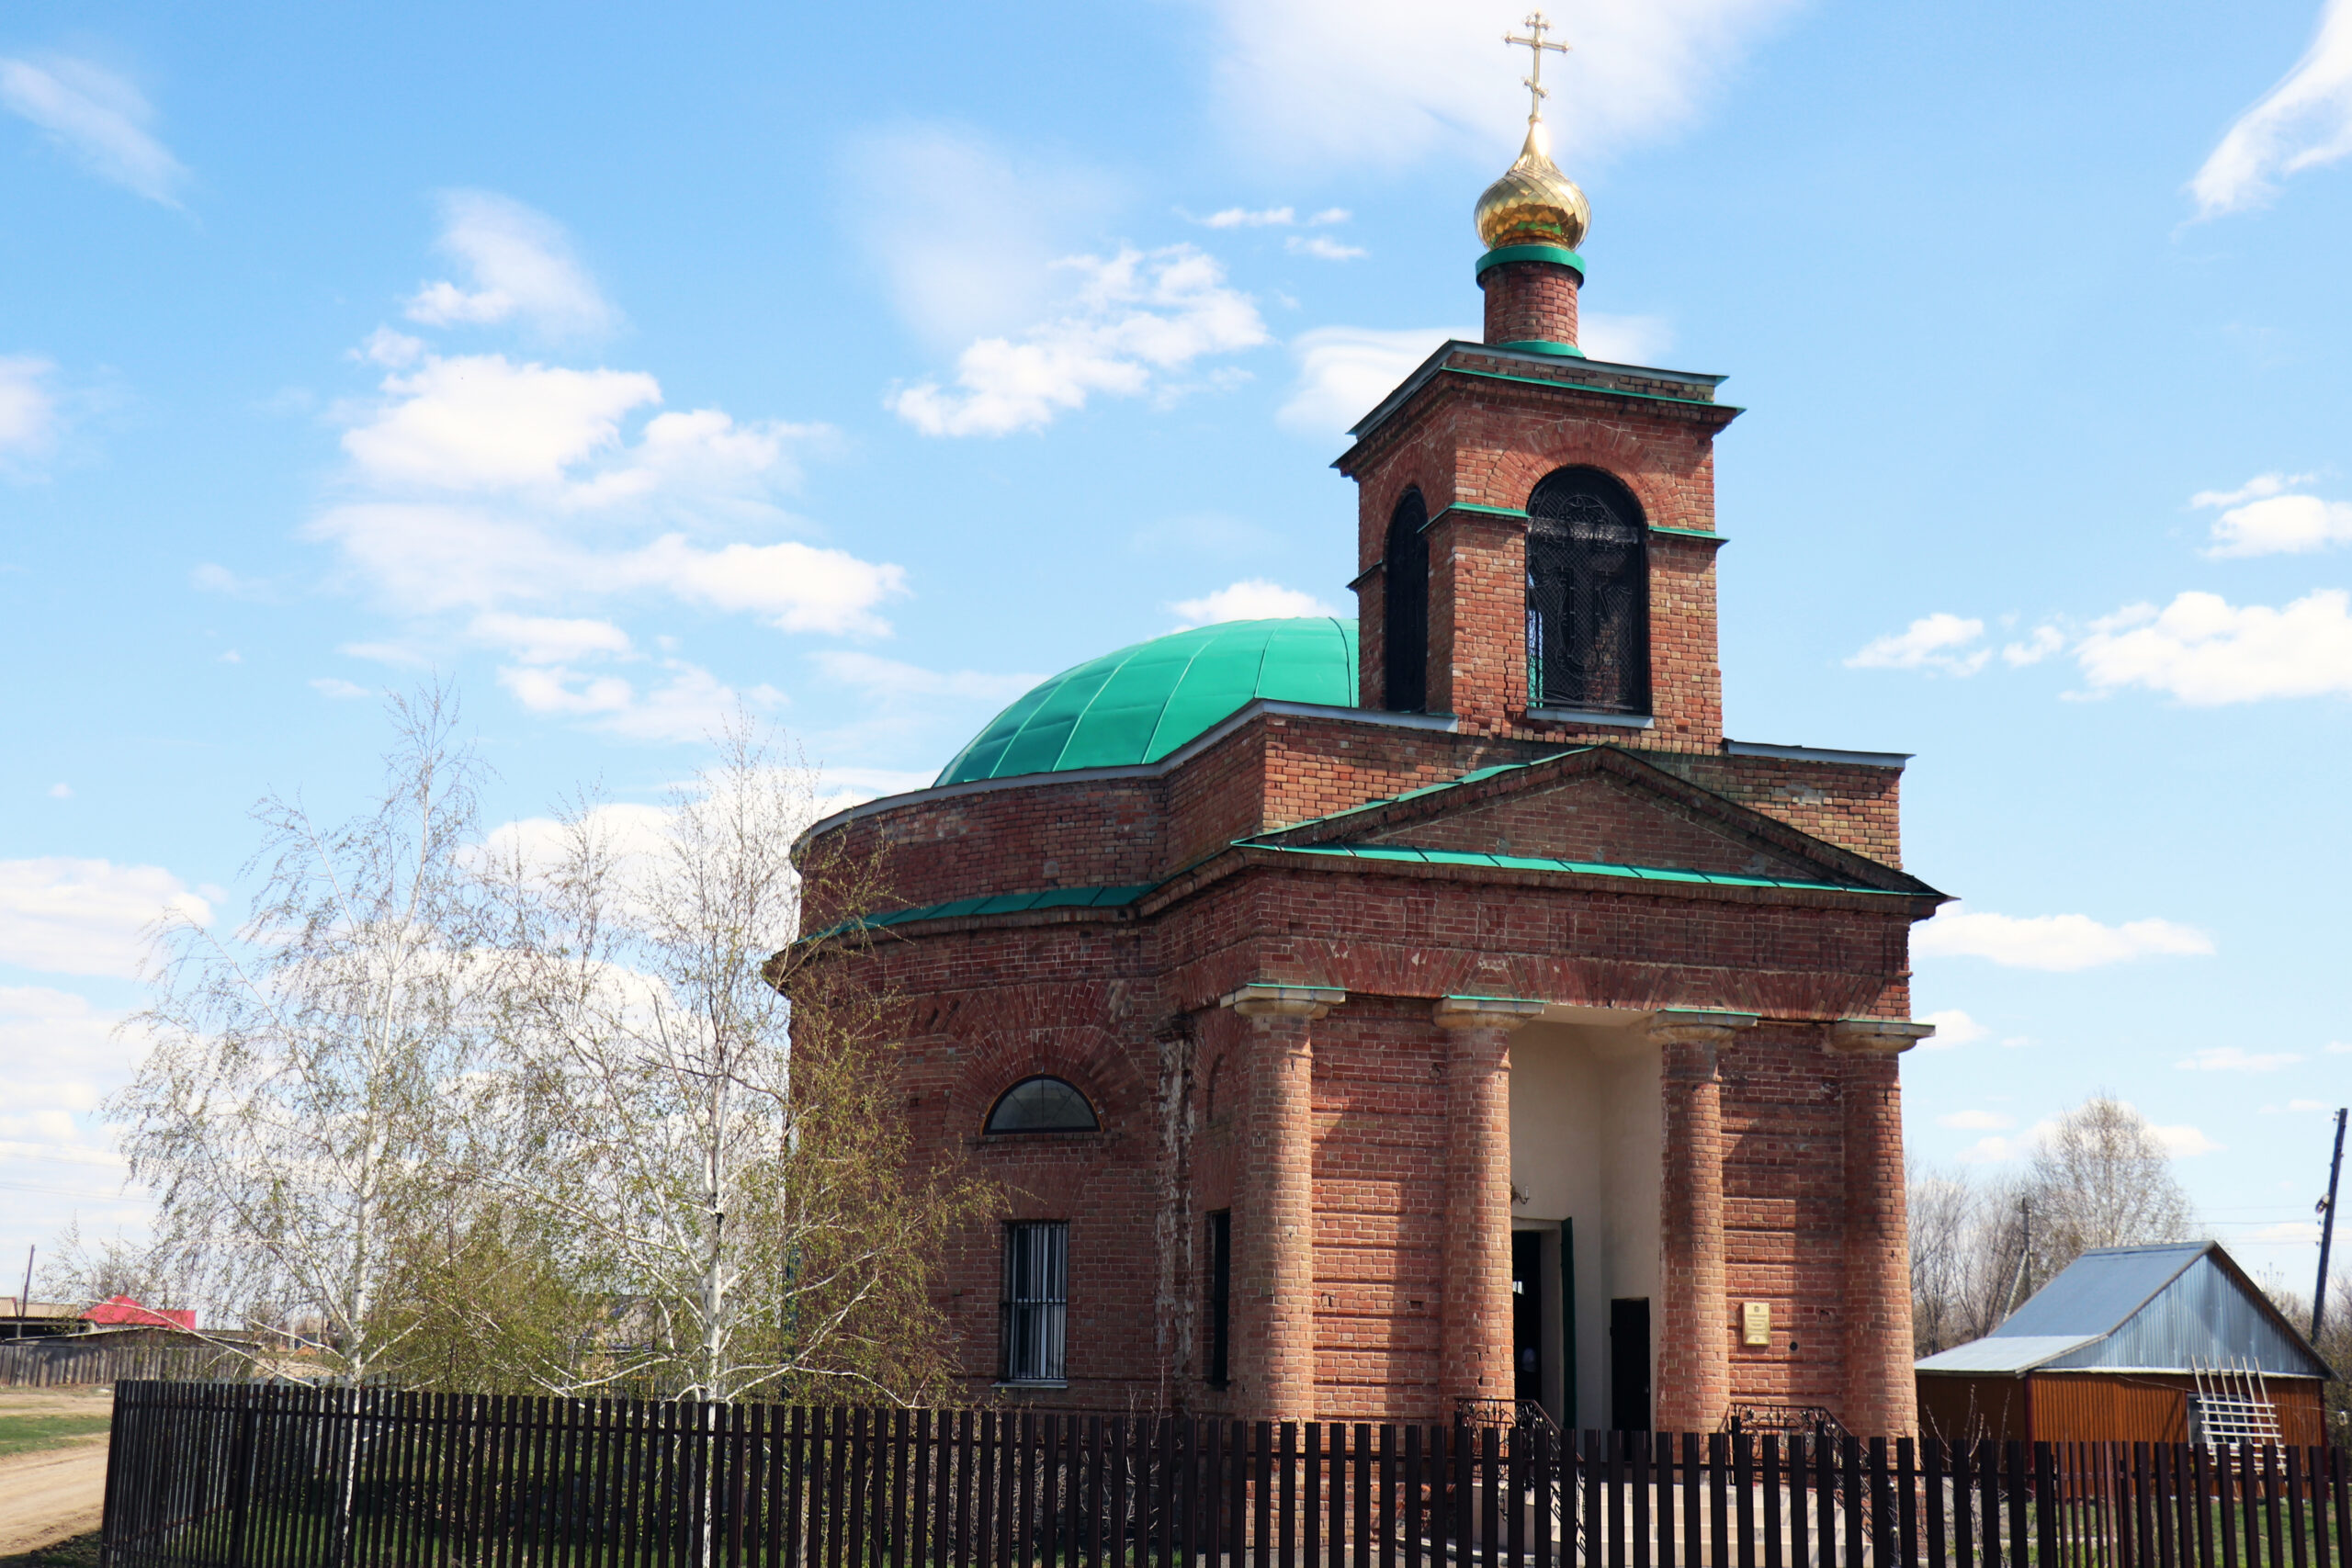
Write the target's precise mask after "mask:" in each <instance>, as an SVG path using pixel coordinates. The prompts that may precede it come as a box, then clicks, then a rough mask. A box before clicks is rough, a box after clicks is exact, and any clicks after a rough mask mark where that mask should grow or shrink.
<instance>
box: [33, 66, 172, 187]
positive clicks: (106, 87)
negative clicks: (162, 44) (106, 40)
mask: <svg viewBox="0 0 2352 1568" xmlns="http://www.w3.org/2000/svg"><path fill="white" fill-rule="evenodd" d="M0 107H6V109H8V110H9V111H10V112H12V113H14V114H17V115H21V116H22V117H23V118H26V119H28V120H30V121H31V122H32V123H33V124H35V125H37V126H39V127H40V129H41V130H42V132H43V133H44V134H45V135H47V136H48V138H49V140H50V141H52V142H54V143H55V144H56V145H57V146H59V147H61V148H62V149H64V150H65V151H66V152H69V153H71V154H72V155H73V156H74V159H75V160H76V161H78V162H79V163H80V164H82V165H83V167H85V168H86V169H88V170H89V171H90V173H92V174H94V175H97V176H98V177H99V178H100V179H103V180H110V181H112V182H113V183H114V184H116V185H119V186H122V187H123V188H124V189H126V190H130V191H133V192H136V193H137V194H138V195H140V196H143V197H146V198H147V199H148V200H150V201H159V202H162V203H163V204H164V206H166V207H177V206H178V205H179V199H178V197H177V196H176V195H175V192H176V191H177V190H178V188H179V186H180V185H181V184H182V182H183V181H185V180H186V179H187V169H185V168H183V167H182V166H181V164H180V161H179V160H178V159H177V158H175V157H173V156H172V154H171V152H170V150H169V149H167V148H166V147H164V144H163V143H162V142H161V141H156V140H155V138H154V135H153V133H152V132H151V131H150V130H149V129H148V128H149V127H150V126H151V125H153V123H154V118H155V111H154V109H153V107H151V106H150V105H149V104H148V102H147V99H146V97H145V96H143V95H142V94H141V92H140V91H139V89H138V88H136V87H134V86H132V85H130V83H129V82H127V81H125V80H123V79H122V78H121V77H119V76H118V75H116V74H114V73H112V72H110V71H102V70H100V69H99V68H98V67H96V66H95V65H92V64H90V63H89V62H86V61H80V60H62V59H61V60H51V61H50V62H47V63H46V64H45V65H36V64H34V63H33V62H30V61H28V60H9V59H6V58H0Z"/></svg>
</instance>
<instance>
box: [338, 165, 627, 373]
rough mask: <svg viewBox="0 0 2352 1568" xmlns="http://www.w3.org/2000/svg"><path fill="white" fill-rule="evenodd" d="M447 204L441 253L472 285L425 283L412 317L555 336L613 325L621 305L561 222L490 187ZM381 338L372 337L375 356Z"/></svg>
mask: <svg viewBox="0 0 2352 1568" xmlns="http://www.w3.org/2000/svg"><path fill="white" fill-rule="evenodd" d="M440 205H441V234H440V237H439V239H438V240H436V241H435V249H436V250H438V251H440V252H441V253H442V254H445V255H447V256H448V257H449V258H450V259H451V260H453V261H455V262H457V263H458V265H460V266H461V267H463V268H464V269H465V272H466V275H467V277H468V279H469V282H470V283H471V285H472V287H471V288H459V287H458V285H457V284H454V283H451V282H448V281H447V280H446V279H445V280H442V281H440V282H435V283H427V284H425V285H424V286H423V287H422V288H419V289H418V290H417V292H416V294H415V295H414V297H413V298H412V299H410V300H409V301H408V317H409V320H411V321H423V322H424V323H426V324H427V325H430V326H449V325H453V324H456V323H459V322H476V323H487V322H492V321H506V320H508V319H509V318H513V317H519V318H521V319H522V320H523V321H527V322H529V323H530V324H531V325H532V326H534V327H536V328H537V329H538V330H539V331H540V332H541V333H546V334H547V335H548V336H550V337H561V336H568V335H570V334H572V333H594V332H602V331H605V329H607V328H609V327H611V326H612V324H613V322H614V320H615V312H614V310H613V308H612V307H611V306H610V305H608V304H606V303H605V298H604V296H603V295H601V294H599V293H598V292H597V290H596V285H595V284H594V282H593V281H592V280H591V279H590V278H589V276H588V274H587V272H586V271H585V270H584V269H582V266H581V265H580V263H579V262H578V260H576V259H575V258H574V257H573V255H572V254H571V240H570V238H569V237H568V236H566V234H565V233H564V231H563V226H562V225H561V224H560V223H558V222H557V221H556V220H554V219H552V218H549V217H548V216H547V214H545V213H543V212H538V211H536V210H534V209H531V208H528V207H526V206H524V205H523V204H522V203H521V202H519V201H515V200H514V199H513V198H511V197H503V196H500V195H498V194H497V193H495V192H493V191H486V190H458V191H451V192H449V193H447V195H445V196H443V197H441V203H440ZM381 337H382V334H380V333H379V340H371V344H370V351H371V352H377V351H378V350H379V344H380V339H381ZM384 363H391V361H389V360H387V361H384Z"/></svg>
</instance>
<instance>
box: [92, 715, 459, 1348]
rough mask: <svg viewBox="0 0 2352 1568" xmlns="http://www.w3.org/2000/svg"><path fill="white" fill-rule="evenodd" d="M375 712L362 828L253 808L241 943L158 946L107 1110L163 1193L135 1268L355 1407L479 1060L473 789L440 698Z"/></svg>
mask: <svg viewBox="0 0 2352 1568" xmlns="http://www.w3.org/2000/svg"><path fill="white" fill-rule="evenodd" d="M389 707H390V715H391V717H392V720H393V724H394V727H395V729H396V731H397V736H398V739H397V742H396V744H395V745H394V747H393V749H392V750H391V752H390V754H389V755H388V756H387V757H386V758H385V759H384V784H383V790H382V794H381V795H380V796H379V799H378V800H377V802H376V805H375V807H374V808H373V809H372V810H370V811H368V812H367V813H365V814H363V815H361V816H359V817H357V818H354V819H352V820H350V821H348V822H345V823H343V824H341V825H339V826H330V825H324V824H322V823H320V822H318V821H317V820H315V819H314V818H312V817H311V813H310V811H309V810H308V809H307V808H306V807H304V806H303V805H302V804H301V802H300V800H299V799H298V800H287V799H284V798H281V797H276V796H273V797H271V798H269V799H266V800H265V801H263V802H262V803H261V804H260V805H259V806H257V807H255V808H254V818H255V819H256V820H257V821H259V822H260V824H261V826H262V829H263V843H262V847H261V849H260V850H259V852H257V853H256V854H255V855H254V858H253V860H252V861H251V862H249V863H247V865H246V867H245V874H247V875H251V874H255V873H256V872H257V873H259V874H260V875H261V878H262V886H261V888H260V891H259V892H258V894H257V895H256V896H255V897H254V904H253V909H252V913H251V915H250V917H249V918H248V919H246V920H245V922H244V923H243V925H242V926H241V927H239V928H237V929H236V930H235V931H217V930H215V929H212V928H210V927H207V926H204V925H201V924H198V922H197V921H195V920H193V919H189V918H188V917H187V916H186V915H184V914H172V915H167V916H166V917H165V918H164V920H163V921H162V922H160V923H159V925H158V926H157V928H156V929H155V930H154V931H153V933H152V946H151V960H150V976H151V983H152V990H153V999H152V1001H151V1004H150V1006H149V1007H148V1008H147V1009H146V1010H144V1011H143V1012H141V1013H140V1014H138V1015H136V1016H135V1017H134V1018H132V1019H131V1020H130V1021H129V1022H128V1023H127V1024H126V1025H125V1028H126V1029H127V1030H128V1031H130V1032H131V1033H132V1035H133V1037H134V1038H138V1039H141V1040H142V1041H143V1042H144V1043H145V1044H146V1053H145V1055H144V1058H143V1060H142V1062H141V1066H140V1069H139V1071H138V1074H137V1076H136V1077H135V1078H134V1079H133V1081H132V1082H131V1083H130V1085H129V1086H128V1087H127V1088H125V1089H122V1090H121V1091H120V1092H119V1094H117V1095H116V1096H115V1097H114V1099H113V1100H112V1101H111V1102H110V1106H109V1110H110V1111H111V1113H112V1115H113V1116H114V1118H115V1119H116V1120H117V1121H118V1122H119V1123H120V1124H121V1126H122V1129H123V1134H122V1141H123V1148H124V1152H125V1153H126V1154H127V1155H128V1156H129V1158H130V1168H131V1171H132V1174H133V1176H134V1177H135V1178H136V1179H138V1180H141V1181H142V1182H144V1183H146V1184H147V1185H148V1186H149V1187H150V1188H152V1189H153V1190H154V1192H155V1193H156V1195H157V1201H158V1211H159V1214H158V1224H157V1232H156V1243H155V1247H154V1248H153V1252H152V1253H151V1254H150V1255H148V1256H147V1257H146V1258H143V1259H141V1268H142V1269H144V1270H145V1271H147V1272H148V1273H150V1274H153V1275H161V1276H162V1277H164V1278H167V1279H170V1280H174V1281H175V1282H176V1283H177V1285H178V1286H179V1288H180V1289H181V1290H182V1291H183V1292H186V1293H187V1295H189V1296H190V1297H191V1298H193V1299H194V1300H197V1301H200V1302H202V1303H205V1304H206V1307H207V1312H208V1315H210V1316H213V1317H215V1318H216V1319H217V1318H220V1317H225V1318H226V1319H227V1320H228V1321H229V1322H230V1323H232V1324H234V1325H238V1326H240V1327H242V1328H243V1329H246V1330H248V1331H251V1332H252V1333H253V1334H254V1335H256V1336H258V1337H259V1342H258V1344H255V1342H254V1341H253V1340H244V1341H243V1343H245V1344H253V1345H254V1349H253V1351H252V1353H253V1354H254V1355H256V1356H267V1355H272V1354H274V1353H275V1351H274V1349H273V1348H271V1347H272V1346H273V1345H274V1344H276V1343H277V1342H281V1341H282V1340H283V1338H284V1337H287V1336H289V1335H293V1336H299V1337H300V1338H301V1339H302V1340H303V1341H305V1342H306V1359H310V1360H311V1361H313V1362H314V1364H315V1365H317V1366H318V1367H320V1368H321V1369H322V1370H323V1371H326V1372H327V1373H328V1374H330V1375H331V1376H333V1377H335V1378H337V1379H339V1380H341V1381H343V1382H346V1383H349V1384H351V1385H353V1386H356V1385H358V1384H360V1383H362V1382H366V1381H367V1380H368V1377H369V1376H370V1375H371V1373H373V1372H375V1371H377V1369H378V1368H379V1365H380V1364H381V1362H382V1361H383V1359H384V1358H385V1357H386V1356H387V1355H388V1354H390V1352H391V1350H392V1349H393V1348H395V1342H396V1341H395V1338H394V1337H391V1336H388V1335H387V1333H386V1332H385V1329H384V1325H383V1318H382V1308H383V1306H384V1302H385V1295H386V1290H387V1285H388V1281H389V1280H390V1279H391V1278H392V1276H393V1275H394V1274H395V1273H396V1272H397V1271H398V1270H399V1269H401V1268H402V1267H404V1266H405V1265H406V1263H407V1261H408V1259H409V1258H410V1256H411V1252H412V1249H413V1247H415V1246H416V1245H418V1244H419V1242H420V1238H424V1237H427V1236H429V1235H430V1232H431V1224H430V1222H432V1221H433V1220H435V1219H436V1218H437V1217H438V1215H439V1214H440V1213H442V1211H443V1209H444V1208H445V1206H446V1205H447V1203H448V1202H450V1201H452V1200H453V1197H454V1196H455V1193H456V1189H455V1187H454V1184H453V1177H454V1172H453V1169H452V1168H451V1164H450V1161H449V1159H448V1157H447V1156H448V1153H449V1149H450V1142H451V1137H452V1133H453V1127H452V1123H451V1118H450V1116H449V1114H448V1112H449V1109H450V1107H451V1104H452V1101H451V1100H450V1098H449V1094H448V1090H449V1088H450V1086H451V1085H453V1084H455V1083H457V1082H459V1081H461V1080H462V1079H463V1077H465V1075H466V1074H467V1073H468V1071H469V1068H470V1067H471V1066H473V1064H474V1062H475V1060H476V1057H477V1053H478V1047H479V1043H480V1041H481V1030H480V1024H481V1019H480V1017H479V1014H478V1012H477V1010H476V1009H475V1007H474V998H475V995H476V992H477V989H478V987H477V986H476V985H475V983H474V976H473V975H472V973H471V970H472V966H473V964H474V962H475V955H476V953H477V951H478V948H479V943H480V939H481V933H482V924H481V904H480V900H479V899H478V897H476V895H475V888H474V883H473V880H472V878H471V875H470V874H469V869H468V867H467V866H466V864H465V863H464V860H465V852H466V850H467V847H468V846H469V844H470V843H471V842H472V841H473V839H474V834H475V792H476V786H477V784H478V781H479V779H480V776H481V767H480V764H479V763H478V761H476V759H475V756H474V754H473V752H472V751H471V750H470V749H469V748H468V747H467V746H465V745H463V744H460V743H459V742H458V740H457V739H456V734H457V726H458V705H457V703H456V700H455V698H454V696H453V695H452V694H449V693H448V692H447V691H446V690H442V689H428V690H426V691H424V692H422V693H420V694H417V695H416V696H414V697H413V698H409V697H396V698H394V699H392V701H391V702H390V705H389ZM121 1263H122V1260H121V1259H117V1260H115V1264H114V1265H110V1266H109V1267H110V1268H111V1267H116V1266H119V1265H120V1264H121Z"/></svg>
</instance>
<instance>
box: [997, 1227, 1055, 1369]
mask: <svg viewBox="0 0 2352 1568" xmlns="http://www.w3.org/2000/svg"><path fill="white" fill-rule="evenodd" d="M1003 1313H1004V1321H1003V1338H1004V1381H1005V1382H1061V1381H1062V1379H1063V1377H1064V1376H1065V1372H1064V1366H1065V1361H1064V1357H1063V1350H1064V1348H1065V1347H1064V1336H1065V1332H1066V1329H1067V1327H1068V1325H1069V1224H1068V1222H1066V1221H1062V1220H1023V1221H1015V1222H1013V1223H1012V1224H1007V1225H1006V1226H1005V1227H1004V1303H1003Z"/></svg>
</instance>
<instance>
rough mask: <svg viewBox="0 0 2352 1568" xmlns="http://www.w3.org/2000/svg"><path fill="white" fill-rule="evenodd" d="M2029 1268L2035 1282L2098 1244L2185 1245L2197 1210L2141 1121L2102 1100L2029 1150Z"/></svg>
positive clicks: (2064, 1120) (2083, 1107) (2081, 1108)
mask: <svg viewBox="0 0 2352 1568" xmlns="http://www.w3.org/2000/svg"><path fill="white" fill-rule="evenodd" d="M2028 1180H2029V1182H2030V1191H2029V1194H2028V1196H2029V1198H2030V1201H2031V1204H2032V1223H2033V1230H2034V1236H2033V1252H2034V1269H2035V1270H2036V1272H2037V1273H2038V1274H2039V1275H2040V1277H2041V1280H2048V1279H2049V1278H2050V1277H2051V1276H2052V1275H2053V1274H2055V1273H2057V1272H2058V1270H2059V1269H2064V1267H2065V1266H2066V1265H2067V1264H2069V1263H2071V1262H2073V1261H2074V1260H2075V1258H2079V1257H2080V1256H2082V1255H2083V1254H2084V1253H2086V1252H2088V1251H2090V1250H2091V1249H2092V1248H2094V1247H2135V1246H2140V1245H2143V1244H2144V1243H2149V1242H2160V1241H2185V1240H2188V1239H2189V1238H2190V1237H2191V1236H2193V1235H2196V1232H2197V1212H2196V1210H2195V1208H2194V1207H2193V1206H2192V1205H2191V1204H2190V1203H2189V1201H2188V1193H2187V1192H2185V1191H2183V1190H2181V1185H2180V1183H2179V1181H2177V1179H2175V1178H2174V1176H2173V1174H2172V1155H2171V1152H2170V1151H2169V1150H2167V1149H2166V1148H2165V1145H2164V1143H2163V1141H2162V1140H2161V1139H2159V1138H2158V1137H2157V1136H2156V1134H2155V1132H2154V1129H2153V1128H2151V1127H2150V1126H2149V1125H2148V1119H2147V1118H2146V1117H2144V1116H2143V1115H2141V1114H2140V1113H2139V1112H2138V1111H2135V1110H2133V1109H2132V1108H2131V1106H2129V1105H2126V1104H2124V1103H2123V1102H2122V1101H2121V1100H2116V1099H2114V1098H2113V1097H2111V1096H2109V1095H2104V1094H2100V1095H2093V1096H2092V1097H2091V1098H2090V1099H2088V1100H2085V1101H2083V1103H2082V1104H2080V1105H2078V1106H2076V1107H2075V1109H2074V1110H2072V1111H2068V1112H2067V1113H2066V1114H2065V1115H2064V1116H2063V1117H2061V1118H2059V1121H2058V1124H2057V1126H2056V1127H2054V1128H2053V1129H2052V1130H2051V1132H2050V1133H2049V1134H2047V1135H2046V1136H2044V1137H2043V1138H2042V1140H2041V1146H2040V1147H2039V1148H2037V1149H2036V1150H2035V1151H2034V1156H2033V1166H2032V1170H2031V1173H2030V1176H2029V1178H2028Z"/></svg>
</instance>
